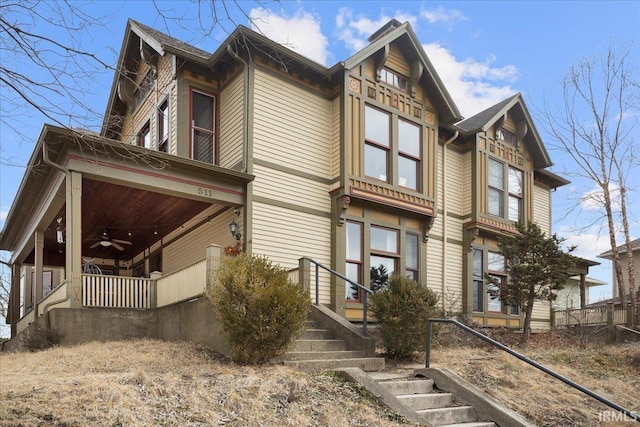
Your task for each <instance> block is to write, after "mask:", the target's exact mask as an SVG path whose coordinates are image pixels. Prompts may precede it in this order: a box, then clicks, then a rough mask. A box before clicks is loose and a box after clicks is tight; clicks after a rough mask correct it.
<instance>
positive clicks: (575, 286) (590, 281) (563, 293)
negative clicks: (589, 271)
mask: <svg viewBox="0 0 640 427" xmlns="http://www.w3.org/2000/svg"><path fill="white" fill-rule="evenodd" d="M606 284H607V282H603V281H602V280H598V279H594V278H593V277H585V280H584V289H585V292H584V301H585V302H587V303H588V301H589V289H590V288H591V287H593V286H601V285H606ZM556 295H557V297H556V299H555V300H554V301H553V302H552V306H553V308H554V309H556V310H565V309H578V308H586V307H587V304H583V303H582V301H581V298H580V276H572V277H570V278H569V280H568V281H567V283H566V284H565V285H564V287H563V288H562V289H561V290H559V291H557V292H556Z"/></svg>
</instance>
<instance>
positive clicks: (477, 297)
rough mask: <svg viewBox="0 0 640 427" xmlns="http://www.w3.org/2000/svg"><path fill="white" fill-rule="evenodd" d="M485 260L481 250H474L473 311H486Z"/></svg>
mask: <svg viewBox="0 0 640 427" xmlns="http://www.w3.org/2000/svg"><path fill="white" fill-rule="evenodd" d="M483 265H484V260H483V252H482V250H480V249H474V250H473V284H472V287H473V289H472V292H471V293H472V294H473V311H477V312H480V313H482V312H483V311H484V267H483Z"/></svg>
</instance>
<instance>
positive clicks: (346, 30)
mask: <svg viewBox="0 0 640 427" xmlns="http://www.w3.org/2000/svg"><path fill="white" fill-rule="evenodd" d="M393 18H395V19H397V20H398V21H400V22H402V23H404V22H409V23H410V24H411V25H412V26H415V25H416V23H417V20H418V19H417V18H416V17H415V16H414V15H410V14H407V13H402V12H398V13H396V14H395V15H394V16H388V15H380V17H379V18H378V19H376V20H372V19H369V18H367V17H365V16H363V15H359V16H357V17H354V15H353V10H352V9H350V8H348V7H343V8H341V9H340V10H339V11H338V15H337V16H336V36H337V38H338V39H339V40H341V41H343V42H344V43H345V45H346V46H347V48H348V49H349V50H351V51H352V52H357V51H359V50H362V49H363V48H364V47H366V46H367V45H368V44H369V42H368V41H367V38H368V37H369V36H371V35H372V34H373V33H375V32H376V31H378V30H379V29H380V27H382V26H383V25H384V24H386V23H387V22H389V21H390V20H391V19H393Z"/></svg>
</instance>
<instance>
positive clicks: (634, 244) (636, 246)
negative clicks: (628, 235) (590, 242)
mask: <svg viewBox="0 0 640 427" xmlns="http://www.w3.org/2000/svg"><path fill="white" fill-rule="evenodd" d="M617 249H618V253H621V254H626V253H627V245H625V244H622V245H620V246H618V247H617ZM637 251H640V239H636V240H632V241H631V252H637ZM612 257H613V250H612V249H609V250H608V251H606V252H603V253H601V254H600V255H598V258H604V259H611V258H612Z"/></svg>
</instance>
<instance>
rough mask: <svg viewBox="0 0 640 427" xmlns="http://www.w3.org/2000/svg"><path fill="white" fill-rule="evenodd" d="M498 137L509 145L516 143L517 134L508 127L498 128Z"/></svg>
mask: <svg viewBox="0 0 640 427" xmlns="http://www.w3.org/2000/svg"><path fill="white" fill-rule="evenodd" d="M496 139H499V140H502V141H504V142H506V143H507V144H509V145H516V135H515V134H514V133H513V132H511V131H508V130H506V129H502V128H501V129H498V131H497V132H496Z"/></svg>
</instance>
